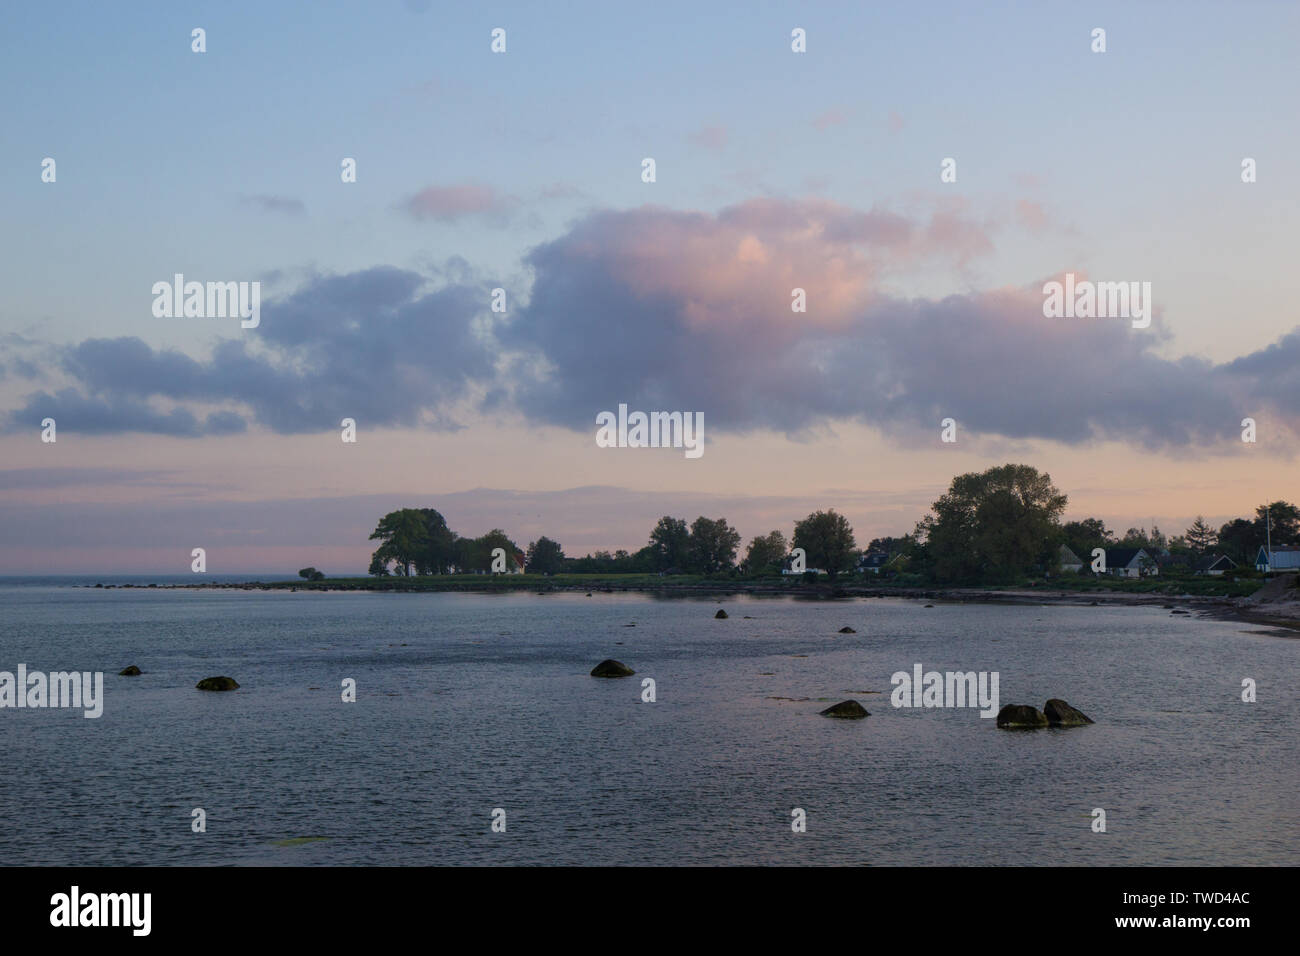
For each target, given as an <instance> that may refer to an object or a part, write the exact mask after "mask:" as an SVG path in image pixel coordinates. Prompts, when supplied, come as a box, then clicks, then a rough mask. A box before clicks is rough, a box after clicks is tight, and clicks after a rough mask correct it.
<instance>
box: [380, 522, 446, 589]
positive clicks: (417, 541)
mask: <svg viewBox="0 0 1300 956" xmlns="http://www.w3.org/2000/svg"><path fill="white" fill-rule="evenodd" d="M435 514H436V512H435ZM370 540H371V541H376V540H378V541H380V542H382V543H381V544H380V545H379V547H378V548H377V549H376V550H375V553H374V555H373V556H372V558H371V562H370V568H371V572H370V573H371V574H374V573H375V567H376V566H377V565H379V566H382V567H385V568H386V567H387V566H388V564H389V563H390V562H392V563H395V564H396V570H397V573H398V574H402V575H409V574H410V573H411V569H412V568H413V567H414V566H415V564H416V562H418V561H419V560H420V558H421V556H422V555H423V553H424V551H425V549H426V548H427V547H428V543H429V532H428V527H427V525H426V524H425V518H424V515H423V514H422V513H421V512H419V511H417V510H416V509H414V508H402V509H401V510H400V511H390V512H389V513H388V514H386V515H384V516H383V517H382V518H380V519H379V524H378V525H377V526H376V528H375V530H374V532H373V533H372V534H371V535H370Z"/></svg>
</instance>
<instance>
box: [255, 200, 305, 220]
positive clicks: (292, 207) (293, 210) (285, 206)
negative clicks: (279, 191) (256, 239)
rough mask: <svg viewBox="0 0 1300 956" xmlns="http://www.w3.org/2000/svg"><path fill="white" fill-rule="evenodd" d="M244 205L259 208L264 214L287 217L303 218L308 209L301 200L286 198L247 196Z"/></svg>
mask: <svg viewBox="0 0 1300 956" xmlns="http://www.w3.org/2000/svg"><path fill="white" fill-rule="evenodd" d="M244 203H245V204H247V205H250V206H257V207H258V208H259V209H261V210H262V211H263V212H274V213H282V214H284V215H286V216H303V215H306V213H307V207H306V206H305V205H303V202H302V200H301V199H288V198H286V197H284V196H245V197H244Z"/></svg>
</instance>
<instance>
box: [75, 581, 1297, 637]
mask: <svg viewBox="0 0 1300 956" xmlns="http://www.w3.org/2000/svg"><path fill="white" fill-rule="evenodd" d="M571 577H572V576H564V577H561V578H558V579H552V578H540V577H535V576H531V575H529V576H523V575H519V576H515V575H510V576H495V577H493V576H487V575H472V576H465V575H453V576H446V577H430V578H394V577H390V578H335V579H326V580H324V581H315V582H308V581H273V582H263V581H243V582H220V583H218V582H205V583H201V584H162V585H155V584H151V585H138V584H136V585H132V584H123V585H113V584H108V585H81V586H82V587H101V586H102V587H103V588H104V589H105V590H109V589H114V588H117V589H133V590H141V589H151V588H156V589H169V588H171V589H181V590H236V591H286V590H287V591H290V592H298V591H376V592H385V593H404V594H406V593H422V592H423V593H430V592H431V593H446V592H453V593H487V594H504V593H511V592H519V591H530V592H533V593H535V594H552V593H579V594H581V593H588V594H596V593H601V594H612V593H617V592H640V593H656V594H663V595H674V594H675V595H682V596H692V595H695V596H701V597H703V596H708V595H729V594H756V595H772V596H789V597H800V598H805V599H809V600H834V599H838V598H848V597H857V598H890V597H894V598H907V599H911V600H918V601H919V600H925V601H937V602H941V603H945V604H1011V605H1016V604H1020V605H1077V606H1084V607H1162V608H1165V609H1168V610H1170V611H1171V612H1175V613H1177V612H1182V613H1195V614H1198V615H1201V616H1208V617H1215V618H1219V619H1222V620H1236V621H1241V622H1243V623H1249V624H1257V625H1262V626H1266V627H1272V628H1282V629H1285V630H1287V631H1294V632H1300V591H1297V590H1296V589H1295V588H1294V587H1292V586H1291V585H1292V582H1293V581H1294V576H1293V575H1286V576H1282V577H1280V578H1274V579H1273V580H1271V581H1269V582H1267V583H1266V584H1265V585H1263V586H1261V587H1260V588H1259V589H1257V590H1256V591H1255V592H1254V593H1253V594H1250V595H1248V596H1227V595H1206V594H1189V593H1182V594H1173V593H1167V592H1151V591H1146V592H1138V591H1124V590H1118V589H1116V590H1109V589H1089V590H1069V589H1064V588H1060V587H1046V586H1043V587H1031V588H1023V587H1021V588H1003V589H989V588H963V587H951V588H943V587H902V586H888V585H868V584H864V583H857V582H848V581H846V582H837V583H835V584H831V583H829V582H827V583H821V582H817V583H806V582H802V581H800V582H788V583H787V582H763V581H744V582H742V581H716V580H715V581H680V580H678V581H664V580H657V581H654V580H651V581H647V580H644V578H643V577H642V576H638V578H640V579H638V580H632V581H620V580H618V577H617V576H609V575H605V576H595V575H594V576H592V578H591V579H590V580H586V581H574V580H569V579H568V578H571ZM530 578H531V580H530ZM1292 595H1294V596H1292Z"/></svg>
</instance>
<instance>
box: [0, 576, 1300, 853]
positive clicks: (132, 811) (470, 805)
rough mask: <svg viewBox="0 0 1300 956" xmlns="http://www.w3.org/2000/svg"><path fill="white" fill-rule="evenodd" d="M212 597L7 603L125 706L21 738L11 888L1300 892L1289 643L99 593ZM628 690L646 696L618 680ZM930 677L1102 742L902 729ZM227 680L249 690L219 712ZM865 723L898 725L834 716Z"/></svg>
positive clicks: (227, 697)
mask: <svg viewBox="0 0 1300 956" xmlns="http://www.w3.org/2000/svg"><path fill="white" fill-rule="evenodd" d="M230 579H231V580H234V579H235V576H232V577H231V578H230ZM192 580H193V579H192V577H187V578H175V579H168V578H158V577H154V578H141V579H134V578H132V579H123V578H116V579H115V578H111V577H105V576H100V577H97V578H96V577H89V578H77V579H68V578H64V579H57V578H27V579H18V578H0V671H8V672H11V673H16V669H17V667H18V665H19V664H25V665H26V668H27V670H28V672H29V673H31V672H34V671H41V672H53V671H72V670H76V671H84V672H92V673H93V672H102V673H103V681H104V685H103V687H104V689H103V712H102V715H101V716H100V717H98V718H87V717H85V716H84V711H83V710H78V709H72V708H66V709H52V708H48V707H47V708H28V707H24V708H4V709H0V753H3V755H4V761H5V772H4V773H2V774H0V861H2V862H3V864H5V865H70V866H91V865H111V866H133V865H204V866H206V865H213V866H218V865H241V866H247V865H253V866H277V865H327V866H346V865H351V864H362V865H629V866H635V865H651V866H709V865H833V866H913V865H920V866H929V865H972V866H986V865H1028V866H1038V865H1041V866H1058V865H1066V866H1071V865H1078V866H1115V865H1135V864H1136V865H1182V864H1190V865H1296V864H1298V863H1300V839H1298V837H1300V799H1297V796H1296V795H1297V793H1300V760H1297V749H1298V744H1297V741H1298V740H1300V733H1298V732H1300V707H1297V697H1296V678H1297V675H1298V674H1300V666H1298V664H1300V640H1297V639H1296V638H1295V637H1294V636H1286V632H1278V631H1275V630H1272V629H1269V628H1265V627H1260V626H1258V625H1251V624H1243V623H1240V622H1236V621H1224V620H1214V619H1203V618H1200V617H1197V616H1195V615H1182V614H1178V615H1175V614H1173V613H1172V612H1171V611H1170V610H1169V609H1165V608H1160V607H1153V606H1147V607H1120V606H1106V605H1102V606H1097V607H1091V606H1081V605H1033V604H1028V605H1014V606H1013V605H994V604H957V603H942V602H926V601H921V600H910V599H892V598H885V599H882V598H872V599H865V598H845V599H798V598H792V597H788V596H772V597H766V596H753V595H714V596H698V595H694V596H682V595H673V596H664V595H659V594H650V593H621V592H615V593H605V592H600V591H596V592H593V593H592V594H590V595H588V594H586V593H585V592H551V593H532V592H516V593H508V594H472V593H411V594H401V593H386V594H381V593H368V592H346V591H332V592H309V591H299V592H289V591H257V590H202V589H188V588H173V587H166V586H160V587H157V588H143V587H132V588H125V587H120V586H119V587H114V588H108V587H105V588H94V587H88V586H86V585H93V584H95V583H105V584H109V583H114V584H119V585H120V584H123V583H127V582H128V581H129V582H133V583H137V584H143V583H148V582H154V583H158V584H160V585H168V584H176V583H182V582H183V583H191V582H192ZM1175 603H1176V602H1175ZM719 609H723V610H725V611H726V612H727V615H728V616H727V617H726V618H725V619H719V618H717V617H715V615H716V612H717V611H718V610H719ZM844 627H850V628H852V629H853V633H840V629H841V628H844ZM606 658H614V659H616V660H619V661H622V662H624V663H625V664H627V665H628V666H629V667H631V668H632V669H634V670H635V672H636V673H635V675H634V676H632V677H628V678H623V679H601V678H594V677H592V676H590V671H591V669H592V667H593V666H594V665H596V664H597V663H598V662H599V661H601V660H603V659H606ZM128 665H135V666H138V667H139V668H140V669H141V671H142V672H143V673H142V674H141V676H138V677H121V676H118V672H119V671H120V670H122V669H123V668H125V667H127V666H128ZM917 665H920V666H921V667H922V669H923V670H924V671H926V672H929V671H937V672H940V673H946V672H949V671H952V672H972V671H974V672H985V673H987V674H994V673H996V674H997V676H998V691H999V698H1000V699H999V703H1001V704H1010V703H1017V704H1033V705H1034V706H1037V707H1039V708H1042V707H1043V704H1044V702H1045V701H1046V700H1047V699H1048V698H1063V699H1065V700H1067V701H1068V702H1069V703H1070V704H1072V705H1073V706H1074V707H1076V708H1078V709H1080V710H1082V711H1083V712H1084V713H1086V714H1087V715H1088V716H1090V717H1091V718H1092V719H1093V720H1094V721H1095V723H1093V724H1091V725H1089V726H1084V727H1077V728H1069V729H1045V730H1035V731H1008V730H1000V729H998V728H997V727H996V726H995V720H994V719H992V718H988V717H983V716H981V714H980V710H979V708H978V707H971V706H951V707H949V706H932V707H926V706H895V705H894V701H893V700H892V699H891V691H892V690H893V688H894V685H893V675H895V674H897V673H900V672H902V673H907V674H909V675H910V674H911V673H912V672H913V670H914V668H915V667H916V666H917ZM217 675H221V676H229V677H233V678H234V679H235V680H236V681H237V682H238V683H239V685H240V686H239V689H238V690H234V691H228V692H219V693H216V692H204V691H199V690H197V689H195V684H196V683H197V682H198V681H199V680H201V679H202V678H205V677H210V676H217ZM1246 687H1253V688H1254V692H1253V694H1251V693H1247V692H1245V690H1244V688H1246ZM1243 696H1245V697H1248V698H1249V697H1253V698H1254V699H1253V700H1244V699H1243ZM350 697H355V699H349V698H350ZM846 699H854V700H857V701H858V702H860V703H861V704H862V705H863V706H864V707H866V709H867V710H868V711H869V713H870V716H868V717H866V718H864V719H861V720H838V719H831V718H828V717H823V716H821V714H820V712H821V711H822V710H824V709H826V708H827V707H829V706H830V705H831V704H834V703H837V702H839V701H842V700H846ZM906 703H908V704H910V703H911V701H910V699H909V700H908V701H907V702H906ZM949 703H955V702H953V701H949Z"/></svg>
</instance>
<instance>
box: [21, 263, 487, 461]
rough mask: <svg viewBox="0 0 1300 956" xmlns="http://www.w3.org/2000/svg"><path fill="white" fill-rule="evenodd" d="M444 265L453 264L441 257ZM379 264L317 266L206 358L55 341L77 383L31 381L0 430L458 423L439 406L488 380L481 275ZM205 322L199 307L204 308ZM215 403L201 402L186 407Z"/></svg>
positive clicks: (105, 342)
mask: <svg viewBox="0 0 1300 956" xmlns="http://www.w3.org/2000/svg"><path fill="white" fill-rule="evenodd" d="M447 271H449V272H453V273H458V274H459V273H462V271H463V270H462V267H461V266H460V265H459V264H457V263H450V264H449V265H448V267H447ZM427 284H428V280H427V279H426V277H424V276H422V275H420V274H418V273H414V272H409V271H404V270H400V269H394V268H388V267H378V268H374V269H367V270H364V271H361V272H356V273H351V274H348V275H342V276H333V275H330V276H315V277H313V278H312V279H311V280H309V281H307V282H306V283H305V284H304V285H303V286H302V287H301V288H300V289H299V290H297V291H296V292H294V293H293V294H291V295H288V296H286V297H284V298H281V299H277V300H274V301H272V302H267V303H264V304H263V306H262V323H261V325H260V326H259V328H258V332H257V334H250V335H247V336H246V337H243V336H241V337H239V338H235V339H226V340H224V341H222V342H220V343H219V344H218V345H217V346H216V348H215V349H214V350H213V352H212V355H211V357H210V358H207V359H195V358H192V357H190V356H188V355H185V354H183V353H181V352H177V351H174V350H168V349H155V348H153V347H151V346H150V345H148V344H146V343H145V342H143V341H142V340H140V339H139V338H134V337H122V338H116V339H87V340H85V341H83V342H81V343H78V344H76V345H71V346H65V347H61V348H59V349H58V350H57V351H56V354H57V355H58V357H59V362H60V365H61V369H62V371H63V373H64V374H66V375H67V376H68V377H69V378H71V379H72V380H73V381H74V382H76V383H77V385H76V387H68V388H64V389H61V390H60V391H58V392H57V393H54V394H50V393H48V392H38V393H36V394H34V395H31V396H29V397H28V399H27V401H26V404H25V405H24V407H22V408H20V409H18V410H17V411H14V412H11V413H10V414H9V415H8V416H7V418H6V420H5V426H6V430H13V429H15V428H18V427H25V426H30V425H31V424H32V422H33V421H35V422H39V421H40V419H41V418H43V417H46V416H50V417H53V418H55V419H56V420H57V422H58V426H59V429H60V430H61V431H77V432H83V433H89V434H103V433H112V432H132V431H134V432H150V433H155V434H164V435H177V436H198V435H213V434H229V433H231V432H235V431H240V430H242V429H243V428H245V427H247V425H248V424H249V422H253V423H256V424H257V425H260V426H262V427H264V428H268V429H270V430H272V431H275V432H280V433H295V432H309V431H320V430H323V429H327V428H336V427H338V423H339V421H340V419H341V418H344V417H351V418H355V419H356V420H357V421H358V422H359V423H360V422H364V423H365V424H367V425H370V426H420V425H423V426H427V427H433V428H443V429H448V428H454V427H457V426H456V423H455V422H454V421H453V420H452V419H451V418H450V417H449V409H450V407H451V406H453V405H455V404H456V403H457V402H459V401H462V400H466V399H470V398H472V393H473V392H474V390H475V387H476V385H477V383H479V382H483V383H484V387H486V384H489V383H490V381H491V379H492V377H493V374H494V353H493V349H492V347H491V345H490V341H489V337H488V334H487V333H486V332H484V331H483V330H482V329H481V328H479V327H476V326H475V321H474V320H475V318H476V317H477V316H479V315H480V314H482V313H484V312H486V310H487V306H488V303H489V301H490V290H488V289H487V288H486V287H485V286H484V285H483V284H478V283H469V282H448V283H445V284H443V285H441V286H440V287H437V288H432V289H429V288H426V286H427ZM200 321H202V320H200ZM191 404H193V405H201V406H204V407H205V408H210V407H211V406H213V405H220V406H224V407H222V408H220V409H218V410H215V411H211V412H210V413H208V414H206V415H199V414H196V413H195V412H194V411H192V410H191V409H190V408H189V407H188V406H190V405H191Z"/></svg>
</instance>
